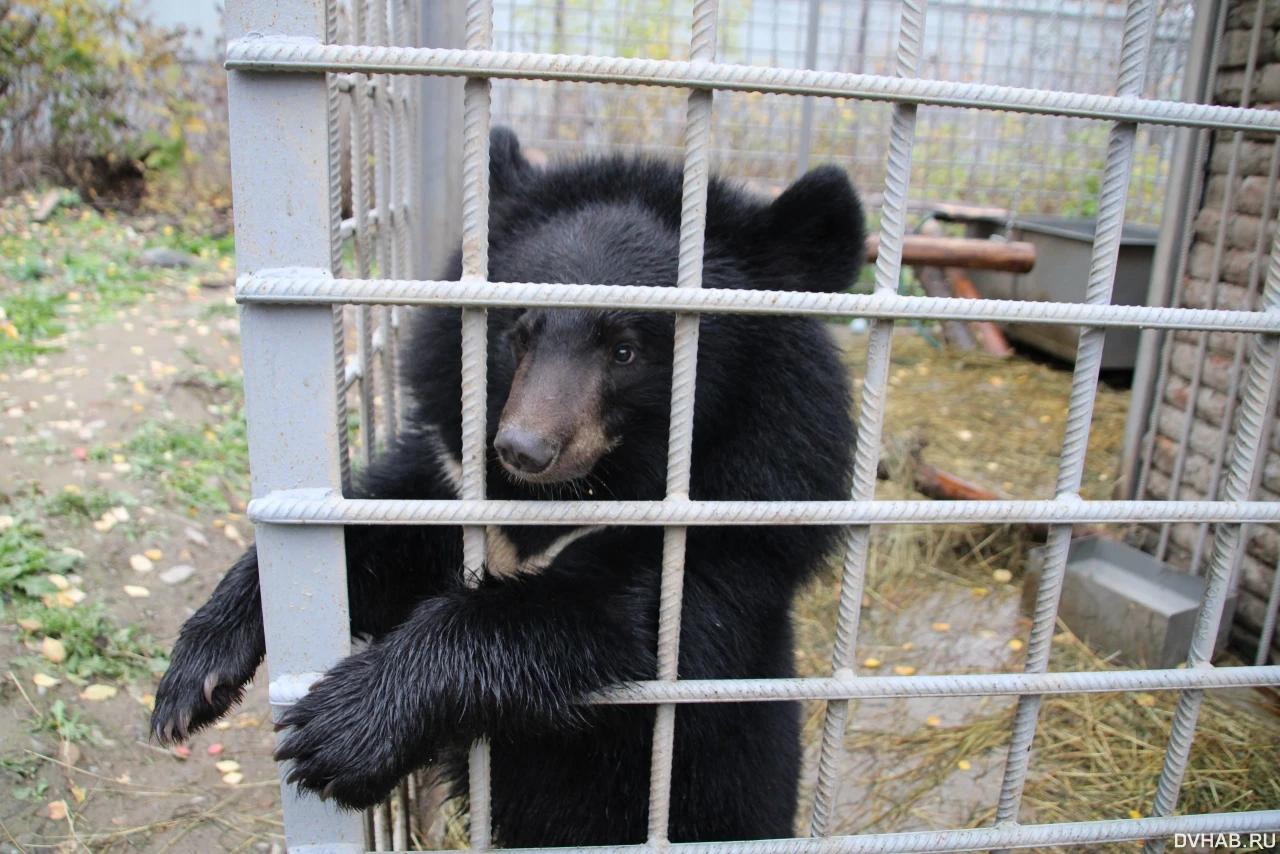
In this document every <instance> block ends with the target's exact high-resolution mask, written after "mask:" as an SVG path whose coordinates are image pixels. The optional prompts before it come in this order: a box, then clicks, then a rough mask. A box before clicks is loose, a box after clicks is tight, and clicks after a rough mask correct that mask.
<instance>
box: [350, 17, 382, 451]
mask: <svg viewBox="0 0 1280 854" xmlns="http://www.w3.org/2000/svg"><path fill="white" fill-rule="evenodd" d="M365 3H366V0H352V2H351V35H352V42H353V43H355V44H364V39H365V32H366V28H365V11H366V10H365ZM352 77H353V80H352V84H351V208H352V216H353V217H354V219H355V229H354V233H353V235H352V236H353V237H354V240H353V245H354V249H355V258H356V275H357V276H358V277H359V278H361V279H367V278H369V273H370V271H371V266H372V265H371V262H372V258H371V256H370V248H371V247H370V245H369V201H370V197H371V196H372V189H373V188H372V187H371V186H370V175H369V152H368V149H367V148H366V146H367V145H368V141H369V137H370V135H371V134H372V132H373V109H372V104H370V101H369V99H370V97H371V91H370V88H369V81H370V77H369V75H367V74H355V75H352ZM356 364H358V365H359V366H360V441H361V444H362V445H363V451H364V454H363V455H364V464H365V465H366V466H368V465H369V464H370V463H372V462H373V458H374V451H375V449H376V446H377V436H378V433H377V413H376V407H375V406H374V405H373V399H374V398H375V397H376V396H377V391H376V390H375V389H376V385H375V382H374V376H373V374H374V353H373V308H372V307H371V306H367V305H362V306H358V307H357V308H356Z"/></svg>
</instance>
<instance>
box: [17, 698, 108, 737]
mask: <svg viewBox="0 0 1280 854" xmlns="http://www.w3.org/2000/svg"><path fill="white" fill-rule="evenodd" d="M31 731H32V732H49V733H53V734H54V735H56V736H57V737H58V740H59V741H66V742H70V743H72V744H76V743H89V744H94V743H96V742H97V740H98V739H96V738H95V737H94V735H93V728H92V727H90V726H89V725H88V724H86V723H84V722H82V721H81V720H80V710H79V709H72V710H71V711H67V705H66V703H64V702H62V701H61V700H54V701H53V703H52V704H51V705H50V706H49V711H48V713H47V714H45V715H44V716H43V717H41V718H39V719H37V720H36V722H35V726H33V727H32V728H31Z"/></svg>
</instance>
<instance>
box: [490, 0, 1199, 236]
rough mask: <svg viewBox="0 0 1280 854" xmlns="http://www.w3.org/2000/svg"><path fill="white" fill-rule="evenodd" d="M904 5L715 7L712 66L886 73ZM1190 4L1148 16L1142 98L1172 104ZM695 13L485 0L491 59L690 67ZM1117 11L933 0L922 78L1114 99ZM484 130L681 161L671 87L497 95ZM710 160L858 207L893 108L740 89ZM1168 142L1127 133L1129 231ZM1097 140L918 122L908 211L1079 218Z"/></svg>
mask: <svg viewBox="0 0 1280 854" xmlns="http://www.w3.org/2000/svg"><path fill="white" fill-rule="evenodd" d="M900 5H901V4H900V2H899V0H754V2H751V3H733V4H725V6H724V8H722V9H721V10H720V13H719V16H718V17H719V25H718V27H717V29H718V36H717V40H716V41H717V45H716V51H717V56H718V58H719V59H720V61H721V62H730V63H735V64H740V65H751V66H772V67H781V68H810V69H818V70H823V71H841V72H849V73H866V72H873V73H877V74H885V73H892V69H893V67H894V63H895V61H896V59H895V46H896V44H897V33H898V26H899V23H898V18H899V12H900ZM1193 5H1194V4H1193V2H1191V0H1165V2H1162V3H1160V4H1159V8H1158V10H1157V19H1156V23H1155V27H1154V30H1153V32H1152V43H1151V47H1150V50H1149V54H1148V56H1149V59H1148V62H1147V71H1146V75H1145V79H1144V81H1143V88H1142V93H1143V94H1144V95H1146V96H1147V97H1150V98H1160V99H1177V98H1178V97H1179V96H1180V92H1181V86H1182V78H1183V71H1184V69H1185V67H1186V64H1187V57H1188V51H1189V38H1190V35H1191V29H1192V20H1193V16H1192V7H1193ZM692 6H693V2H692V0H495V4H494V7H495V8H494V15H495V18H494V46H495V47H496V48H497V49H498V50H511V51H527V52H532V53H558V54H596V55H611V56H645V57H649V58H654V59H688V58H689V49H690V45H689V41H688V32H687V27H688V20H689V16H690V13H691V9H692ZM1123 24H1124V7H1123V5H1122V4H1116V3H1108V2H1095V0H1066V2H1063V0H936V1H935V2H933V3H931V4H930V7H929V26H928V28H927V29H926V31H925V33H924V34H923V37H922V43H921V51H920V56H919V59H918V62H919V69H918V72H917V76H920V77H927V78H933V79H946V80H965V81H980V82H983V83H994V84H1001V85H1008V86H1029V87H1036V88H1040V89H1051V90H1061V91H1069V92H1088V93H1094V94H1113V93H1115V91H1116V89H1115V86H1116V71H1117V59H1118V56H1119V53H1120V46H1121V41H1122V38H1123V34H1124V26H1123ZM493 111H494V116H495V118H497V119H499V120H500V121H502V122H503V123H505V124H509V125H512V126H513V127H515V128H516V129H517V130H518V131H519V133H520V138H521V139H522V140H523V141H524V143H525V144H526V145H527V146H529V147H532V148H537V149H542V150H544V151H547V152H548V153H551V154H575V155H576V154H582V153H592V152H599V151H616V150H619V149H621V150H631V151H642V152H645V153H652V154H661V155H668V156H679V155H680V153H681V146H682V144H683V138H684V123H685V122H684V105H683V103H682V99H681V98H680V96H679V93H678V92H677V91H673V90H664V89H652V88H623V87H616V86H590V85H582V84H568V83H529V82H527V81H519V82H501V83H499V84H497V85H495V86H494V89H493ZM715 113H716V114H715V116H714V117H713V121H712V124H713V128H714V139H713V148H712V151H713V156H714V159H715V164H716V165H717V166H718V167H719V168H720V169H721V170H723V171H724V172H725V173H726V174H730V175H733V176H734V177H736V178H740V179H749V180H751V181H753V182H755V183H757V184H760V185H763V186H766V187H772V188H777V187H780V186H781V185H782V184H783V183H785V182H786V181H789V180H791V179H792V178H794V177H796V175H797V173H798V172H800V171H803V170H804V169H805V168H806V167H807V165H808V164H809V163H810V162H814V161H815V159H817V158H821V160H822V161H823V162H832V163H836V164H838V165H840V166H842V167H844V168H845V169H847V170H848V171H849V173H850V175H851V176H852V177H853V179H854V181H855V183H856V184H857V186H858V187H859V188H860V189H861V190H862V191H863V193H864V194H865V195H868V196H870V197H871V198H873V199H874V198H875V197H876V196H878V195H879V194H880V193H881V192H882V191H883V189H884V185H885V162H884V154H883V145H882V142H883V140H884V138H885V137H886V136H887V135H888V132H889V124H890V121H891V118H892V110H891V108H890V106H889V105H888V104H880V105H869V104H861V105H859V106H858V108H857V109H853V108H852V106H851V105H850V103H849V102H847V101H838V100H825V99H824V100H819V99H815V98H787V97H776V96H766V95H762V94H760V93H739V94H735V95H732V96H727V97H722V98H720V99H718V100H717V104H716V111H715ZM1172 142H1173V135H1172V134H1171V133H1170V132H1169V129H1168V128H1165V127H1160V126H1155V125H1148V126H1145V127H1141V128H1139V130H1138V140H1137V148H1136V156H1135V164H1134V174H1133V178H1132V180H1131V182H1130V192H1129V207H1128V219H1129V220H1131V221H1137V222H1155V221H1158V220H1159V217H1160V210H1161V200H1162V197H1163V193H1162V191H1163V188H1164V184H1165V180H1166V177H1167V175H1168V171H1169V169H1168V167H1169V159H1170V156H1171V153H1172V147H1173V146H1172ZM1106 145H1107V128H1106V126H1105V125H1104V124H1102V123H1100V122H1096V121H1090V120H1087V119H1079V118H1068V117H1063V116H1038V117H1033V116H1028V115H1025V114H1009V113H997V112H992V111H987V110H967V111H959V110H940V109H932V108H926V109H924V110H923V111H921V112H920V113H919V114H918V115H917V127H916V145H915V156H914V157H913V160H912V164H913V180H912V185H913V186H912V189H913V195H914V200H915V201H917V202H919V203H921V204H924V203H925V202H928V201H930V200H932V201H938V200H941V201H962V200H963V201H965V202H967V203H969V204H971V205H992V206H998V207H1001V208H1007V209H1012V210H1015V211H1017V212H1020V213H1024V214H1026V213H1032V214H1050V215H1060V216H1077V215H1088V214H1089V213H1091V212H1092V208H1093V205H1094V203H1095V200H1096V197H1097V187H1098V178H1099V176H1100V173H1101V169H1102V165H1103V160H1104V157H1105V155H1106Z"/></svg>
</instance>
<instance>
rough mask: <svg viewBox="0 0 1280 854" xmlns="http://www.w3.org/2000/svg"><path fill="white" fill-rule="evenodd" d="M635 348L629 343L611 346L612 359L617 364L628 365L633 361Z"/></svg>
mask: <svg viewBox="0 0 1280 854" xmlns="http://www.w3.org/2000/svg"><path fill="white" fill-rule="evenodd" d="M635 358H636V348H635V347H632V346H631V345H630V344H619V345H618V346H617V347H614V348H613V361H614V362H616V363H617V364H619V365H628V364H630V363H632V362H634V361H635Z"/></svg>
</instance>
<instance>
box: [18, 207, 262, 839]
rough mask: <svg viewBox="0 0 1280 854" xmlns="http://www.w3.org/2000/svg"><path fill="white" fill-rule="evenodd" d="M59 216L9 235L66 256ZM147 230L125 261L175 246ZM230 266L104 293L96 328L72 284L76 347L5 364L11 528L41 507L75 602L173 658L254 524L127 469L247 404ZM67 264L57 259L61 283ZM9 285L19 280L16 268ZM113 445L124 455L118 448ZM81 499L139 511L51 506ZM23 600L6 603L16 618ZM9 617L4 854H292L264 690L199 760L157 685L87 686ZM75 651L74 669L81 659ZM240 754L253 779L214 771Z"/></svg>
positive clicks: (72, 342)
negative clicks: (170, 744) (54, 715)
mask: <svg viewBox="0 0 1280 854" xmlns="http://www.w3.org/2000/svg"><path fill="white" fill-rule="evenodd" d="M78 213H79V212H74V213H73V212H68V213H67V214H65V215H64V217H65V218H67V219H70V217H71V216H74V215H76V214H78ZM57 222H58V218H55V221H54V222H53V223H52V224H50V225H46V226H44V227H40V226H36V225H34V224H29V223H28V224H26V227H25V228H23V229H20V226H19V225H15V224H14V223H13V222H12V220H11V221H10V223H9V226H10V228H11V229H13V230H12V231H10V233H9V234H8V235H6V237H9V238H15V236H16V234H15V233H16V232H17V233H20V231H34V232H35V234H34V235H33V239H32V241H31V242H44V244H45V245H46V247H47V248H48V249H51V250H52V249H54V247H56V246H58V245H59V244H60V241H59V239H58V236H54V235H53V234H52V232H53V231H54V230H55V229H57V228H58V225H57ZM148 224H149V223H137V222H135V223H133V224H132V225H133V226H136V227H137V229H134V228H133V227H131V226H127V225H124V224H122V223H118V222H116V223H110V224H105V225H104V229H106V230H109V231H110V232H112V233H116V234H119V233H121V232H122V231H123V230H124V229H126V228H128V229H129V230H130V232H133V233H134V234H136V235H137V236H136V237H133V238H129V237H127V238H125V240H124V241H122V242H123V243H124V244H125V246H124V247H122V248H121V249H120V251H119V253H118V254H119V256H120V260H119V262H118V263H119V264H121V265H123V264H127V263H131V259H133V257H134V256H136V254H137V252H138V251H140V249H141V247H142V245H143V244H147V243H152V242H154V241H155V240H156V239H157V238H160V237H161V230H162V226H159V225H158V224H150V225H151V226H152V227H153V228H154V230H155V231H154V233H151V234H147V233H145V232H143V231H141V229H143V228H145V227H146V226H147V225H148ZM63 230H64V231H70V230H71V228H70V226H64V227H63ZM42 232H44V234H43V235H42ZM0 233H2V232H0ZM130 243H133V244H134V245H132V246H130V245H128V244H130ZM4 248H5V249H10V248H11V245H5V246H4ZM5 254H6V255H7V254H8V253H5ZM48 254H54V253H53V252H49V253H48ZM107 254H108V257H109V256H110V253H107ZM4 260H5V261H8V262H10V263H12V262H14V261H16V260H17V259H15V258H13V257H7V258H4ZM218 261H220V259H217V260H214V259H199V258H196V259H195V260H194V263H193V264H192V266H191V267H190V268H188V269H183V270H177V271H174V270H168V269H155V270H149V271H143V270H141V269H140V270H139V272H138V275H139V276H140V277H141V278H142V279H143V280H144V284H145V285H146V288H145V290H144V293H142V294H141V295H140V298H139V299H137V300H136V301H135V300H133V299H124V300H122V301H120V302H119V303H117V304H115V305H112V304H111V303H110V302H109V301H102V302H99V303H98V305H97V311H96V312H94V314H95V315H96V316H95V317H94V318H93V319H92V320H89V319H84V320H81V318H84V317H85V315H87V314H89V313H90V312H89V311H87V310H86V311H67V309H68V308H73V309H74V308H76V307H77V306H80V305H85V306H86V308H88V297H89V296H91V295H92V289H91V288H79V289H73V290H75V292H78V293H79V294H80V296H81V297H82V298H81V299H79V300H74V301H70V302H64V303H62V304H61V305H60V308H59V314H60V316H61V318H62V321H63V324H64V326H65V330H64V337H63V338H62V343H63V345H64V346H63V347H62V348H61V349H60V350H54V351H51V352H47V353H44V354H41V355H36V356H34V357H33V358H32V359H31V360H30V361H28V362H26V363H23V362H17V363H12V362H11V363H10V364H7V365H3V366H0V389H2V390H3V398H4V400H3V405H4V409H5V413H4V414H3V417H2V419H0V441H3V446H2V447H0V493H3V494H4V495H5V496H7V498H8V505H9V506H7V507H3V506H0V512H3V513H5V514H6V515H7V516H8V517H10V518H12V517H14V516H18V517H19V518H20V517H21V515H22V514H23V513H28V514H31V513H35V514H38V517H39V518H38V523H39V525H40V527H41V528H42V529H43V534H44V541H45V542H46V543H48V544H49V545H50V546H53V547H56V548H57V549H59V550H61V549H64V548H73V549H77V550H79V551H80V552H82V553H83V554H84V558H83V559H82V560H80V561H79V562H78V563H77V565H75V566H74V567H72V569H71V572H69V573H67V574H66V578H67V579H68V580H69V582H70V583H71V585H72V586H71V588H70V589H72V590H77V589H78V590H82V591H83V592H84V594H85V600H84V602H83V603H81V604H79V605H77V606H76V607H77V608H80V607H85V606H86V605H92V604H93V603H99V604H100V605H101V607H102V608H103V609H104V610H105V613H106V614H107V615H108V616H109V619H110V621H111V623H112V624H113V625H115V626H121V627H135V628H136V631H137V632H138V633H139V634H140V635H145V636H150V638H152V639H154V641H155V644H156V646H155V647H154V649H155V650H156V651H157V654H158V655H163V651H164V650H167V648H168V647H169V646H170V645H171V644H172V642H173V639H174V638H175V637H176V635H177V631H178V628H179V626H180V625H181V624H182V622H183V621H184V620H185V619H186V618H187V616H189V615H190V614H191V613H192V612H193V610H194V609H195V608H196V607H198V606H199V605H200V604H201V603H203V602H204V600H205V599H206V598H207V597H208V595H209V593H210V592H211V591H212V589H213V587H214V586H215V585H216V583H217V581H218V579H219V577H220V575H221V573H222V571H223V570H224V569H225V568H226V567H227V566H228V565H229V563H230V562H231V561H232V560H233V559H234V558H235V557H236V556H237V555H238V554H239V552H240V551H241V545H240V544H239V543H237V542H235V541H233V539H232V538H236V539H242V537H246V536H247V537H251V536H252V533H251V531H249V526H248V523H247V522H246V521H245V520H244V519H243V518H242V517H241V516H240V515H239V514H237V513H235V512H234V511H230V512H228V511H226V510H223V511H222V512H218V510H216V509H214V508H212V507H192V506H190V505H188V504H187V502H184V501H182V500H179V498H178V497H176V496H175V495H174V494H172V493H171V492H170V491H168V490H166V489H164V488H163V487H161V486H159V485H158V484H156V483H155V481H154V480H152V479H150V477H148V476H147V474H146V473H143V472H139V471H135V470H133V466H134V464H133V463H131V462H130V461H129V459H128V458H127V457H128V455H129V454H130V451H129V450H128V446H130V443H131V440H135V441H136V439H137V437H138V436H139V431H140V430H142V429H143V428H144V425H151V424H160V425H166V424H174V423H180V424H189V425H195V426H203V425H205V424H206V423H210V422H212V423H220V422H222V421H224V420H225V418H226V417H227V416H226V415H225V414H223V413H222V412H221V411H220V410H221V408H222V407H223V406H224V405H226V403H227V401H228V400H229V398H230V397H231V394H232V393H231V392H229V391H226V390H222V389H219V388H218V386H217V381H216V372H218V371H221V372H223V374H225V375H226V376H228V377H234V376H235V375H237V374H238V373H239V367H238V366H239V337H238V323H237V322H236V320H235V312H234V309H232V308H230V307H229V306H228V305H227V303H228V301H229V298H230V295H231V288H230V284H231V280H230V277H229V275H227V274H226V271H225V269H221V270H220V269H219V263H218ZM58 263H59V259H57V258H56V256H55V257H54V258H53V262H52V265H53V266H54V268H55V269H53V270H51V275H50V277H49V278H51V279H53V280H54V283H53V285H52V286H53V287H56V286H57V278H58V270H57V269H56V268H57V265H58ZM221 266H222V267H225V266H226V265H225V263H224V264H222V265H221ZM6 272H7V271H6ZM0 284H3V285H5V286H6V287H13V286H14V285H13V283H11V282H5V281H4V277H3V275H0ZM5 295H6V296H7V295H8V294H5ZM210 377H214V378H215V379H214V380H213V381H210V379H209V378H210ZM211 408H212V409H213V410H214V411H210V409H211ZM210 435H212V434H210ZM113 448H120V449H121V451H123V453H120V452H115V453H110V454H104V453H103V451H104V449H105V450H107V451H110V450H111V449H113ZM183 462H184V461H183V460H181V459H179V460H177V463H178V464H179V465H181V464H182V463H183ZM140 473H141V474H143V477H142V478H138V477H137V475H138V474H140ZM209 477H216V475H210V476H209ZM229 479H232V480H234V478H229ZM68 488H70V491H68ZM217 488H218V489H219V491H222V492H224V494H225V495H226V498H227V501H226V504H227V506H228V507H238V508H241V509H242V508H243V502H244V499H245V498H246V497H247V493H241V494H238V495H235V494H231V493H230V491H229V490H227V489H225V488H223V485H222V484H221V483H219V484H218V486H217ZM67 496H76V497H86V496H87V497H88V499H89V500H88V501H86V502H85V504H86V505H87V506H89V507H92V508H93V509H94V510H95V511H96V510H98V509H102V508H103V507H106V508H107V509H106V511H105V512H110V510H112V509H116V508H123V512H122V514H121V515H124V514H127V519H126V520H124V521H117V522H116V523H115V524H114V525H112V526H111V527H110V529H109V530H105V531H103V530H100V528H103V527H106V526H105V525H104V524H102V523H101V520H100V519H99V518H91V517H89V516H88V515H86V514H85V513H84V512H74V511H73V512H69V513H65V514H61V515H56V514H55V513H54V512H51V511H50V502H51V501H52V500H56V499H57V498H59V497H67ZM95 517H96V513H95ZM95 523H97V524H96V525H95ZM157 552H158V554H157ZM146 553H149V554H150V555H151V557H147V555H146ZM139 555H141V556H142V557H143V558H144V560H145V561H146V563H143V562H142V561H138V560H137V559H136V557H135V556H139ZM6 557H8V555H6ZM153 558H154V559H153ZM135 564H136V565H137V567H143V568H145V570H146V571H139V569H138V568H136V567H135ZM184 566H185V567H193V568H194V572H191V573H190V574H189V576H188V577H186V578H185V579H182V580H177V579H179V578H180V576H181V575H183V574H185V572H186V571H185V570H183V571H180V572H179V573H176V574H170V575H169V576H168V579H169V580H168V581H166V580H164V579H162V576H163V575H164V574H165V573H166V571H168V570H172V569H173V568H174V567H184ZM171 582H172V583H171ZM126 588H128V592H126ZM131 594H132V595H131ZM15 607H16V606H15V604H14V603H13V602H9V603H7V608H8V610H9V611H10V612H12V611H14V610H15ZM4 616H5V619H4V625H3V629H0V658H3V659H4V668H3V673H0V677H2V678H3V679H4V684H3V687H2V688H0V743H2V744H3V767H4V770H3V771H0V780H2V782H0V786H2V787H3V788H0V821H3V832H2V833H0V850H3V851H10V850H13V851H23V852H25V851H45V850H58V851H64V850H65V851H82V850H92V851H123V850H128V851H148V852H161V851H245V850H262V851H271V850H272V849H273V846H275V848H276V850H279V848H280V844H281V841H282V839H283V836H282V833H281V825H280V812H279V791H278V786H277V782H276V777H275V766H274V763H273V762H272V761H271V758H270V751H271V747H272V744H273V741H274V739H273V734H272V731H271V727H270V723H269V721H268V720H267V715H266V687H265V684H255V685H254V687H253V688H252V690H251V691H250V692H249V695H248V698H247V700H246V702H245V704H244V706H243V707H242V708H243V711H241V712H240V713H239V714H236V715H235V716H234V717H232V718H231V720H230V721H227V722H225V723H224V724H221V725H219V727H218V728H217V729H211V730H209V731H207V732H206V733H202V734H201V735H199V736H197V737H196V738H195V739H194V740H193V742H192V743H191V745H190V753H189V755H180V754H178V753H174V752H170V751H167V750H163V749H160V748H158V747H157V746H155V745H154V744H153V743H150V742H149V741H148V738H147V720H148V704H149V703H150V702H151V696H150V694H151V691H153V690H154V679H145V678H143V679H139V678H129V679H117V680H99V679H89V680H84V679H80V680H78V681H80V682H82V683H85V684H75V681H73V677H72V676H69V675H67V674H65V673H59V672H58V668H57V667H54V666H51V665H52V664H53V662H51V661H50V660H49V659H48V658H47V657H46V656H44V655H42V652H41V646H40V643H39V641H38V637H39V635H40V634H41V632H39V631H36V632H28V631H25V630H23V629H22V628H20V627H19V626H18V625H17V624H15V622H14V619H13V615H12V613H6V614H5V615H4ZM70 651H71V653H72V655H71V656H70V657H68V659H67V662H64V663H70V662H71V661H72V660H73V659H74V655H75V651H74V650H70ZM36 673H47V674H52V675H54V677H55V678H57V679H58V680H59V681H58V684H56V685H52V686H50V687H39V686H37V685H36V684H34V683H33V676H34V674H36ZM103 684H105V685H109V686H110V687H114V688H117V692H116V693H115V695H114V696H113V697H110V698H108V699H105V700H93V699H89V698H90V697H93V696H96V695H95V694H94V693H93V692H92V691H90V690H88V689H89V688H90V687H91V686H94V685H103ZM57 701H61V702H62V703H63V706H64V708H65V709H66V710H67V711H66V712H65V714H64V715H63V716H62V717H63V718H64V719H66V718H72V717H76V716H78V724H77V725H69V726H67V725H59V724H57V723H50V722H49V720H50V711H49V710H50V708H51V707H52V706H53V704H54V703H55V702H57ZM33 730H34V731H33ZM68 735H69V736H70V738H62V737H60V736H68ZM226 761H234V762H236V763H239V767H238V769H237V770H236V771H235V772H234V773H238V774H239V775H241V778H240V782H238V783H236V784H235V785H232V784H229V783H227V782H224V781H223V778H224V777H225V776H227V774H228V773H232V772H221V771H219V770H218V768H217V767H216V766H215V763H218V762H226ZM223 767H224V768H229V767H230V766H228V765H224V766H223ZM231 779H233V780H234V779H236V778H234V777H233V778H231Z"/></svg>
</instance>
